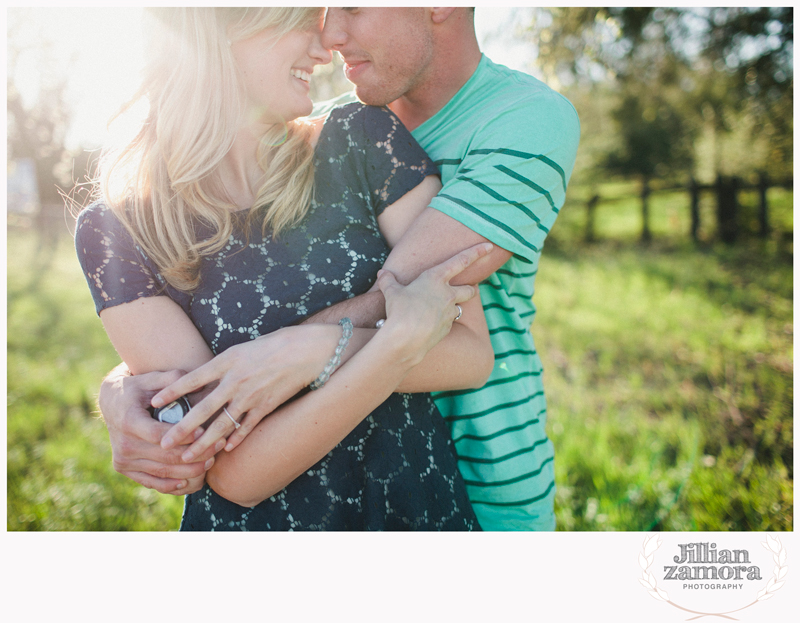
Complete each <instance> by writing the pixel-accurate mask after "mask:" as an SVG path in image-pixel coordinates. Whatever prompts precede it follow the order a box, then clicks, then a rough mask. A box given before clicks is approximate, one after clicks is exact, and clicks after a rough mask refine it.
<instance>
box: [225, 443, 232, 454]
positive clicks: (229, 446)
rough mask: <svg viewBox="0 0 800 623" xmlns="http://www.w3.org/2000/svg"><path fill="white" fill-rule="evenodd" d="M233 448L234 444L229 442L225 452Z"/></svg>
mask: <svg viewBox="0 0 800 623" xmlns="http://www.w3.org/2000/svg"><path fill="white" fill-rule="evenodd" d="M231 450H233V444H232V443H229V444H228V445H227V446H225V452H230V451H231Z"/></svg>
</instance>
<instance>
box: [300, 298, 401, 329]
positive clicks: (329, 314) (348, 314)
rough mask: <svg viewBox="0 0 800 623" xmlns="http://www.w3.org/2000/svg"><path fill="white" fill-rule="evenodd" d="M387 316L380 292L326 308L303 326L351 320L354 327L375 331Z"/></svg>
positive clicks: (311, 317)
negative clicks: (376, 324) (376, 326)
mask: <svg viewBox="0 0 800 623" xmlns="http://www.w3.org/2000/svg"><path fill="white" fill-rule="evenodd" d="M385 316H386V302H385V301H384V298H383V294H382V293H381V292H380V291H376V292H366V293H364V294H361V295H359V296H356V297H353V298H351V299H347V300H346V301H342V302H340V303H337V304H336V305H331V306H330V307H326V308H325V309H323V310H322V311H319V312H317V313H316V314H314V315H313V316H309V317H308V318H306V319H305V320H304V321H303V324H307V323H318V324H337V323H338V322H339V321H340V320H341V319H342V318H350V320H352V321H353V326H355V327H361V328H362V329H374V328H375V323H376V322H378V320H380V319H381V318H385Z"/></svg>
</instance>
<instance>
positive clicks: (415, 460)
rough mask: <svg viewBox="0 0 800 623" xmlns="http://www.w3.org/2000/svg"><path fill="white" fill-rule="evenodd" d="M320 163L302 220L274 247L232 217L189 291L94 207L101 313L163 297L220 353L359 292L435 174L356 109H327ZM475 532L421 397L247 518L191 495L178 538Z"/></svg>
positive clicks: (400, 404)
mask: <svg viewBox="0 0 800 623" xmlns="http://www.w3.org/2000/svg"><path fill="white" fill-rule="evenodd" d="M315 163H316V186H315V188H316V196H315V200H314V202H313V204H312V207H311V209H310V211H309V214H308V215H307V217H306V218H305V219H304V220H303V222H302V223H301V224H300V225H298V226H297V227H295V228H294V229H292V230H291V231H288V232H285V233H283V234H281V236H280V237H278V238H276V239H273V238H272V236H271V233H270V232H267V235H266V236H263V235H262V234H261V226H260V224H256V225H254V226H253V227H252V228H251V230H250V231H249V232H246V231H245V228H246V211H243V212H241V213H237V214H236V215H235V218H236V219H238V221H237V223H236V226H235V228H234V234H233V235H232V236H231V238H230V240H229V242H228V245H227V246H226V247H225V248H224V249H223V250H222V251H221V252H219V253H218V254H216V255H214V256H210V257H206V258H205V259H204V260H203V264H202V268H201V284H200V286H199V288H198V289H197V290H196V291H195V292H194V293H192V294H191V295H189V294H185V293H182V292H179V291H177V290H175V289H173V288H172V287H170V286H169V285H167V284H166V282H165V281H164V279H163V278H162V277H161V276H160V275H159V273H158V270H157V268H156V267H155V266H154V265H153V263H152V262H151V261H150V260H149V259H148V258H147V257H146V256H145V255H144V253H143V252H142V251H141V249H140V248H138V247H137V246H136V245H134V243H133V241H132V240H131V238H130V236H129V235H128V234H127V232H126V231H125V229H124V227H123V226H122V225H121V223H120V222H119V221H118V220H117V218H116V217H115V216H114V214H113V213H112V212H111V210H110V209H108V208H107V207H106V206H105V205H103V204H102V203H96V204H94V205H92V206H90V207H88V208H87V209H86V210H84V211H83V212H82V213H81V214H80V215H79V217H78V224H77V230H76V237H75V244H76V250H77V253H78V257H79V259H80V262H81V265H82V267H83V270H84V274H85V275H86V279H87V282H88V284H89V288H90V290H91V291H92V295H93V297H94V300H95V305H96V308H97V312H98V313H100V311H102V310H103V309H106V308H108V307H112V306H114V305H119V304H121V303H126V302H129V301H133V300H135V299H137V298H140V297H145V296H157V295H162V296H163V295H166V296H169V297H170V298H172V299H173V300H174V301H176V302H177V303H178V304H179V305H180V306H181V307H182V308H183V309H184V311H185V312H186V313H187V314H188V315H189V317H190V318H191V319H192V322H193V323H194V324H195V326H196V327H197V329H198V330H199V331H200V333H201V334H202V335H203V338H204V339H205V340H206V342H207V343H208V345H209V346H210V348H211V350H212V351H213V352H214V353H220V352H222V351H224V350H225V349H226V348H229V347H231V346H233V345H235V344H239V343H241V342H245V341H247V340H250V339H254V338H256V337H258V336H259V335H263V334H266V333H269V332H271V331H274V330H276V329H279V328H281V327H285V326H288V325H291V324H294V323H296V322H297V321H299V320H301V319H303V318H304V317H306V316H308V315H311V314H314V313H315V312H317V311H319V310H320V309H323V308H325V307H327V306H329V305H332V304H334V303H337V302H339V301H341V300H344V299H346V298H348V297H351V296H355V295H357V294H360V293H363V292H366V291H367V290H368V289H369V288H370V286H371V285H372V283H373V281H374V279H375V275H376V273H377V271H378V269H379V268H380V267H381V265H382V264H383V262H384V260H385V259H386V256H387V255H388V252H389V249H388V247H387V246H386V242H385V240H384V239H383V237H382V236H381V234H380V232H379V230H378V224H377V220H376V219H377V216H378V215H379V214H380V213H381V212H382V210H383V209H384V208H386V207H387V206H389V205H391V204H392V203H393V202H395V201H396V200H397V199H399V198H400V197H402V196H403V195H404V194H405V193H406V192H408V191H409V190H411V189H412V188H414V187H415V186H416V185H417V184H419V183H420V182H421V181H422V179H423V178H424V177H425V176H426V175H431V174H436V173H437V171H436V168H435V166H434V164H433V163H432V162H431V161H430V160H429V159H428V157H427V156H426V155H425V153H424V151H422V149H421V148H420V147H419V145H418V144H417V143H416V142H415V141H414V139H413V138H412V137H411V135H410V133H409V132H408V131H407V130H406V129H405V127H404V126H403V125H402V124H401V123H400V121H399V120H398V119H397V118H396V117H395V116H394V115H393V114H392V113H391V112H390V111H388V110H387V109H383V108H374V107H369V106H363V105H361V104H357V103H356V104H348V105H346V106H343V107H341V108H337V109H334V110H333V111H332V113H331V115H330V116H329V118H328V119H327V120H326V122H325V124H324V126H323V129H322V133H321V135H320V139H319V142H318V144H317V147H316V151H315ZM197 228H198V229H197V231H198V233H199V235H200V236H209V235H210V234H211V232H210V231H207V230H206V231H204V230H203V228H202V226H201V225H200V224H197ZM322 391H324V390H322ZM479 529H480V527H479V525H478V523H477V520H476V519H475V515H474V513H473V512H472V508H471V506H470V503H469V500H468V498H467V495H466V489H465V486H464V482H463V480H462V478H461V475H460V474H459V472H458V468H457V464H456V459H455V454H454V450H453V444H452V441H451V439H450V434H449V432H448V430H447V427H446V426H445V423H444V420H443V419H442V417H441V415H440V414H439V412H438V411H437V409H436V407H435V406H434V404H433V401H432V400H431V398H430V396H429V395H428V394H392V396H391V397H390V398H389V399H388V400H386V402H384V403H383V404H382V405H381V406H380V407H379V408H378V409H376V410H375V411H374V412H373V413H372V414H370V415H369V416H368V417H367V418H366V419H365V420H363V421H362V422H361V424H359V425H358V426H357V427H356V428H355V430H353V431H352V432H351V433H350V434H349V435H348V436H347V437H346V438H345V439H344V440H343V441H342V442H341V443H340V444H339V445H338V446H336V447H335V448H334V449H333V450H332V451H331V452H330V453H329V454H328V455H327V456H326V457H324V458H323V459H322V460H321V461H319V462H318V463H317V464H316V465H314V466H313V467H312V468H311V469H309V470H308V471H307V472H305V473H304V474H303V475H301V476H300V477H298V478H297V479H296V480H295V481H294V482H292V483H291V484H290V485H289V486H287V487H286V488H285V489H283V490H282V491H280V492H279V493H277V494H276V495H274V496H273V497H271V498H269V499H267V500H265V501H264V502H262V503H261V504H259V505H257V506H255V507H253V508H245V507H242V506H239V505H237V504H234V503H232V502H229V501H228V500H226V499H224V498H222V497H220V496H219V495H217V494H216V493H215V492H214V491H213V490H211V488H210V487H208V485H206V486H205V487H203V489H201V490H200V491H198V492H196V493H193V494H191V495H188V496H186V505H185V508H184V514H183V520H182V523H181V530H479Z"/></svg>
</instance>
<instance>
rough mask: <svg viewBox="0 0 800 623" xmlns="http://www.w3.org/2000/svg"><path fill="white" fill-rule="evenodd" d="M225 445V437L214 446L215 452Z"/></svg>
mask: <svg viewBox="0 0 800 623" xmlns="http://www.w3.org/2000/svg"><path fill="white" fill-rule="evenodd" d="M224 447H225V440H224V439H220V440H219V441H218V442H217V445H215V446H214V452H219V451H220V450H222V448H224Z"/></svg>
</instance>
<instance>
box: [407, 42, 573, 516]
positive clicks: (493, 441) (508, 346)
mask: <svg viewBox="0 0 800 623" xmlns="http://www.w3.org/2000/svg"><path fill="white" fill-rule="evenodd" d="M412 134H413V136H414V138H416V139H417V141H418V142H419V143H420V145H422V147H423V148H424V149H425V150H426V151H427V152H428V155H429V156H430V157H431V158H432V159H433V160H434V161H435V162H436V164H437V166H438V167H439V169H440V171H441V175H442V184H443V188H442V190H441V192H440V193H439V194H438V195H437V196H436V197H435V198H434V199H433V200H432V202H431V204H430V205H431V207H433V208H435V209H437V210H440V211H441V212H443V213H445V214H447V215H449V216H451V217H452V218H454V219H456V220H458V221H459V222H461V223H463V224H464V225H466V226H467V227H469V228H470V229H472V230H473V231H475V232H477V233H479V234H481V235H482V236H484V237H485V238H487V239H488V240H490V241H491V242H493V243H494V244H496V245H498V246H500V247H502V248H504V249H506V250H508V251H511V252H512V253H513V255H512V257H511V259H509V261H508V262H507V263H506V264H505V265H504V266H503V267H502V268H501V269H499V270H498V271H497V272H495V273H494V274H493V275H492V276H491V277H490V278H489V279H488V280H487V281H485V282H483V283H482V284H481V285H480V293H481V299H482V301H483V309H484V311H485V314H486V321H487V323H488V326H489V333H490V336H491V340H492V346H493V348H494V352H495V364H494V370H493V371H492V374H491V376H490V377H489V380H488V381H487V383H486V385H485V386H484V387H483V388H481V389H478V390H464V391H451V392H441V393H434V400H435V402H436V405H437V406H438V407H439V410H440V411H441V412H442V415H443V416H444V418H445V420H446V421H447V423H448V424H449V426H450V430H451V432H452V435H453V441H454V442H455V447H456V452H457V454H458V463H459V467H460V469H461V473H462V474H463V476H464V479H465V481H466V483H467V491H468V493H469V497H470V500H471V501H472V504H473V507H474V509H475V513H476V515H477V516H478V520H479V521H480V523H481V526H482V527H483V529H484V530H553V529H554V528H555V515H554V512H553V500H554V497H555V480H554V471H553V444H552V443H551V442H550V440H549V439H548V438H547V434H546V432H545V424H546V417H547V410H546V403H545V396H544V387H543V385H542V363H541V361H540V359H539V356H538V354H537V353H536V347H535V346H534V343H533V337H532V336H531V332H530V328H531V323H532V321H533V318H534V315H535V314H536V308H535V307H534V305H533V302H532V300H531V299H532V297H533V290H534V279H535V276H536V272H537V269H538V266H539V257H540V255H541V251H542V246H543V244H544V241H545V238H546V237H547V234H548V233H549V231H550V228H551V227H552V226H553V223H554V222H555V219H556V216H557V215H558V211H559V209H560V208H561V206H562V205H563V203H564V197H565V193H566V189H567V182H568V180H569V177H570V174H571V173H572V168H573V165H574V164H575V156H576V152H577V148H578V139H579V135H580V124H579V121H578V115H577V113H576V112H575V109H574V107H573V106H572V104H570V102H569V101H568V100H567V99H566V98H564V97H563V96H561V95H559V94H558V93H556V92H555V91H553V90H552V89H550V88H549V87H548V86H546V85H545V84H544V83H542V82H541V81H539V80H537V79H536V78H534V77H532V76H529V75H527V74H524V73H521V72H518V71H513V70H511V69H509V68H507V67H504V66H502V65H497V64H495V63H493V62H492V61H490V60H489V59H488V58H487V57H486V56H483V57H482V59H481V61H480V64H479V65H478V68H477V69H476V71H475V73H474V74H473V76H472V77H471V78H470V80H469V81H468V82H467V83H466V84H465V85H464V86H463V87H462V88H461V89H460V90H459V91H458V93H456V95H455V96H454V97H453V98H452V99H451V100H450V101H449V102H448V103H447V104H446V105H445V107H444V108H442V109H441V110H440V111H439V112H438V113H436V115H434V116H433V117H431V118H430V119H428V120H427V121H425V123H423V124H422V125H420V126H419V127H418V128H416V129H415V130H414V131H413V132H412Z"/></svg>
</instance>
